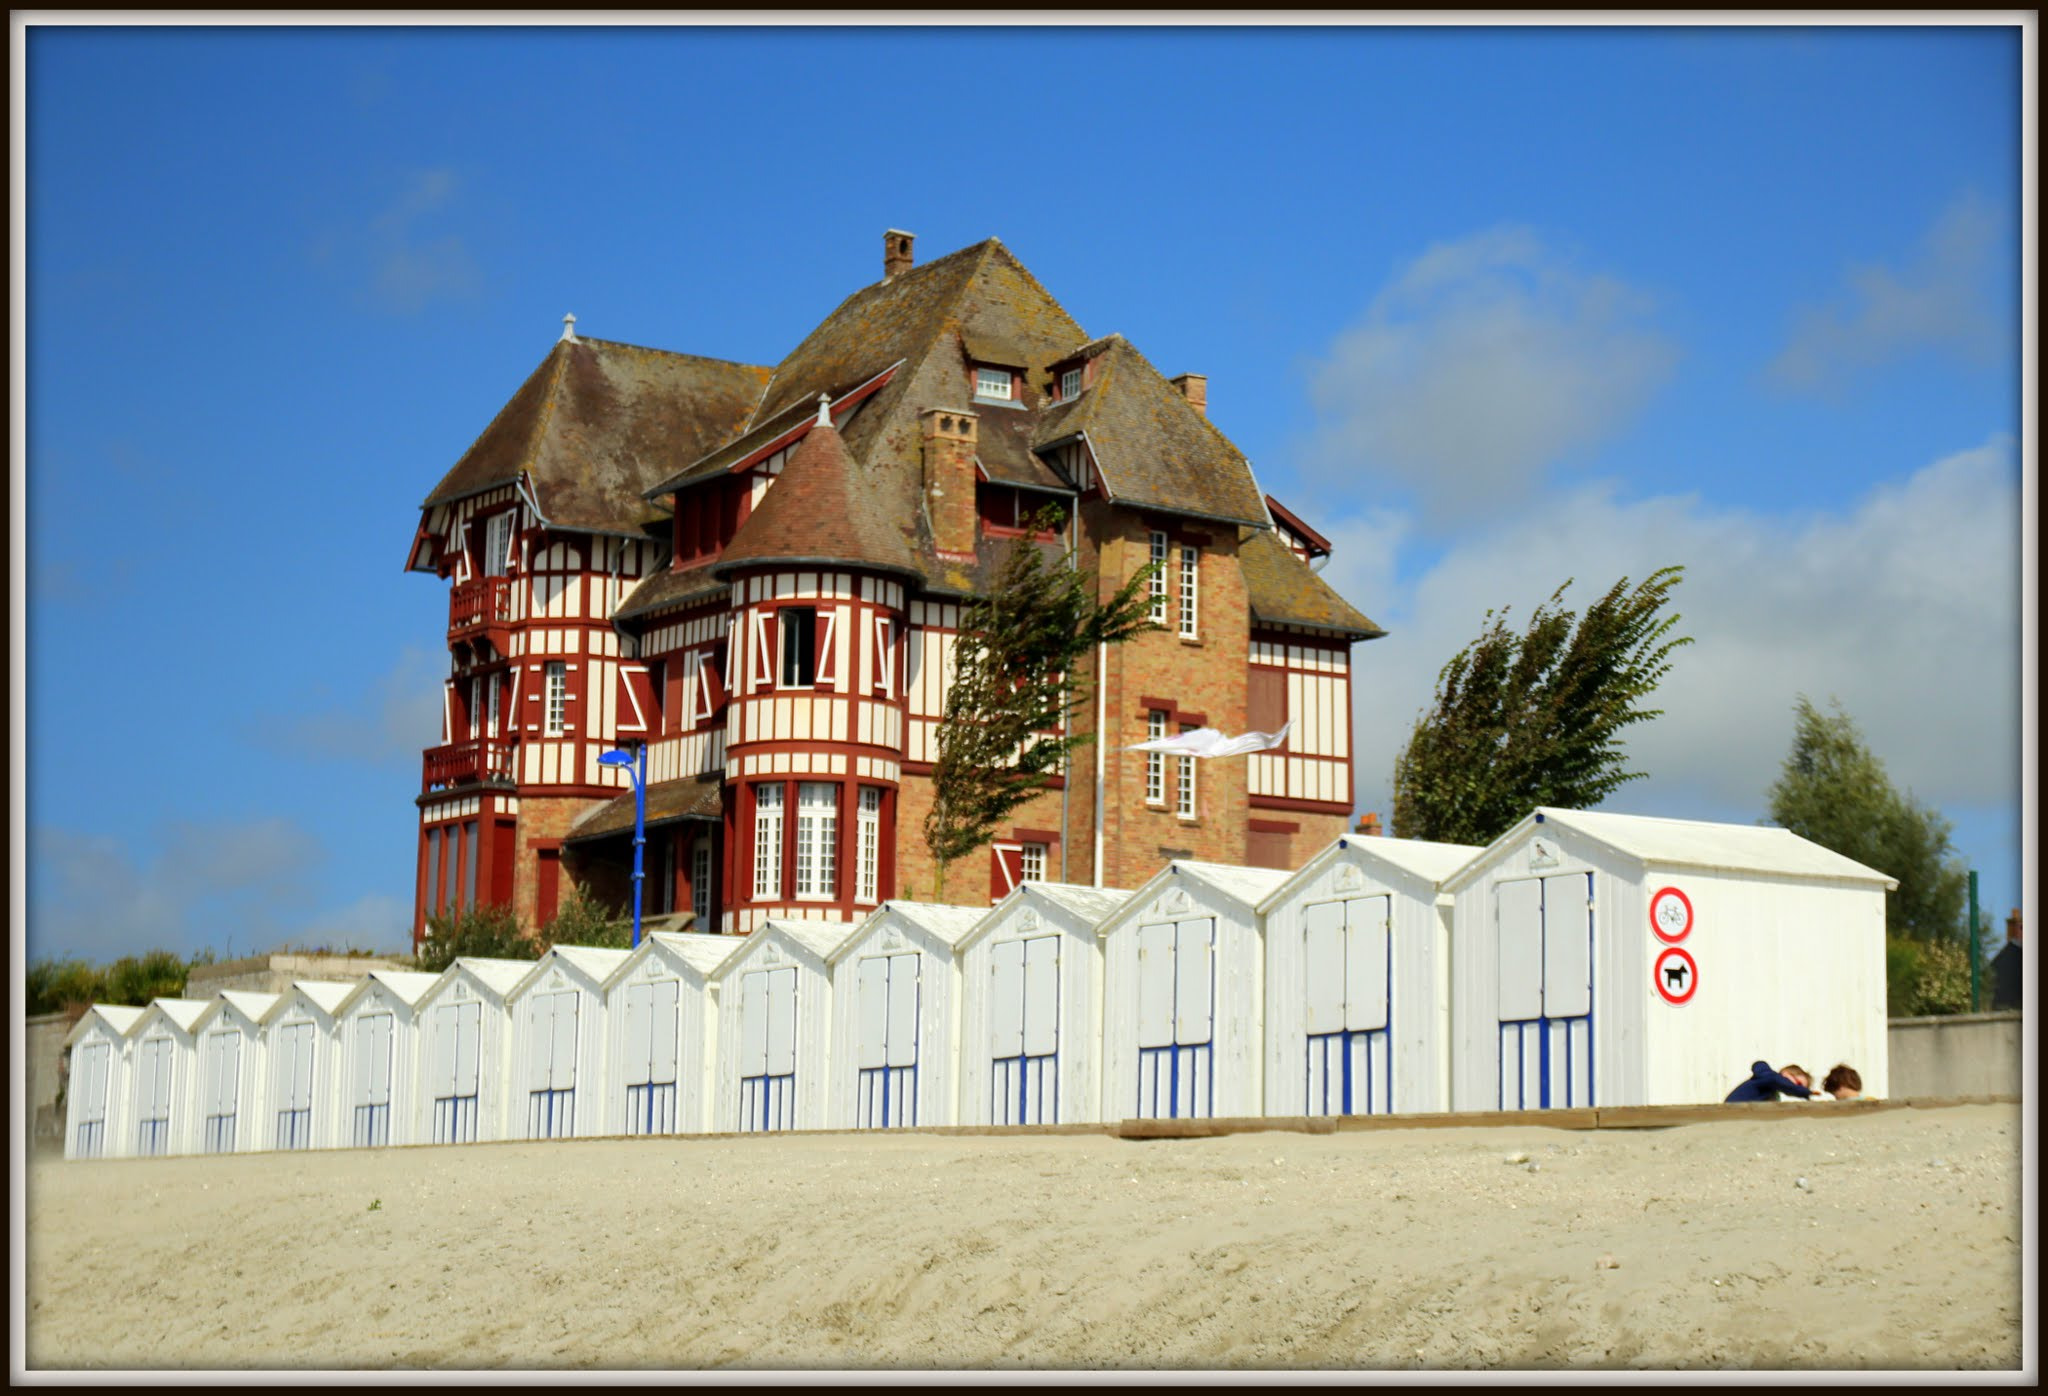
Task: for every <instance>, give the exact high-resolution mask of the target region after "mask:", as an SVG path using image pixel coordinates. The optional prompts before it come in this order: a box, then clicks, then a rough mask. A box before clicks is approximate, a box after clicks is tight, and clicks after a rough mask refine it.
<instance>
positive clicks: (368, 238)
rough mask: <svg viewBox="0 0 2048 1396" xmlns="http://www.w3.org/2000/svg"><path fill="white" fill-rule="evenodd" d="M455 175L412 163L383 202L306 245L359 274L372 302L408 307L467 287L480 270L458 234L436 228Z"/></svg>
mask: <svg viewBox="0 0 2048 1396" xmlns="http://www.w3.org/2000/svg"><path fill="white" fill-rule="evenodd" d="M459 189H460V181H459V180H458V179H457V178H456V175H455V172H454V171H452V170H448V169H424V170H414V171H411V172H410V173H409V174H408V175H407V176H406V177H405V180H404V183H403V187H402V188H401V189H400V190H399V191H398V192H397V194H396V195H395V196H394V197H393V198H392V199H391V200H390V202H389V203H387V204H386V205H385V206H384V207H383V208H381V209H379V210H378V211H377V212H375V213H373V214H371V215H370V216H369V217H368V218H366V219H361V220H360V221H359V220H358V219H357V218H356V217H355V216H350V217H348V218H345V219H340V220H337V221H336V222H335V223H334V224H333V225H330V226H328V227H326V228H323V229H321V230H320V232H319V233H318V234H317V235H316V237H315V238H314V240H313V242H312V245H311V246H310V248H309V249H308V255H309V256H310V257H311V259H312V260H313V262H314V263H315V264H316V265H319V266H330V267H337V268H339V269H340V270H342V271H344V272H345V273H346V274H348V275H350V276H352V277H358V278H360V279H361V283H362V288H363V289H362V291H361V293H360V294H361V296H362V298H363V300H364V302H365V303H366V304H368V305H370V306H372V307H373V308H375V309H378V310H382V311H385V312H387V313H390V314H397V315H412V314H417V313H418V312H419V311H421V310H424V309H425V308H426V307H427V306H428V305H429V304H431V303H432V302H434V301H436V300H444V299H460V298H463V297H467V296H471V295H474V294H475V293H476V292H477V290H478V289H479V288H480V287H481V286H482V284H483V271H482V268H481V267H480V266H479V265H478V263H477V260H476V257H475V256H474V254H472V253H471V252H470V250H469V244H468V243H467V241H465V240H464V239H463V238H462V236H461V235H460V234H456V233H449V232H441V231H437V230H436V228H435V227H434V226H433V225H434V224H435V223H436V222H437V221H443V222H445V220H446V218H447V217H448V215H450V214H451V213H452V212H453V211H454V210H455V207H456V195H457V193H458V192H459Z"/></svg>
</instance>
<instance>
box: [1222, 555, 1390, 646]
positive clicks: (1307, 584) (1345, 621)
mask: <svg viewBox="0 0 2048 1396" xmlns="http://www.w3.org/2000/svg"><path fill="white" fill-rule="evenodd" d="M1237 563H1238V566H1239V567H1240V568H1242V569H1243V571H1244V590H1245V597H1246V599H1247V600H1249V601H1250V602H1251V608H1252V618H1253V619H1254V620H1261V621H1266V622H1268V623H1270V624H1274V625H1306V626H1311V627H1313V628H1315V629H1317V630H1335V631H1338V632H1340V633H1342V634H1346V635H1350V636H1352V637H1353V638H1355V639H1360V640H1372V639H1377V638H1378V637H1380V636H1382V635H1384V634H1386V633H1387V632H1386V631H1384V630H1382V629H1380V628H1379V627H1378V626H1377V625H1374V624H1373V623H1372V622H1371V621H1370V620H1367V619H1366V618H1365V616H1363V615H1362V614H1360V613H1359V611H1358V609H1357V608H1356V607H1354V606H1353V605H1352V604H1351V603H1350V602H1348V601H1346V600H1345V599H1344V598H1343V597H1341V596H1339V595H1338V594H1337V593H1336V592H1334V591H1332V590H1331V589H1330V584H1329V583H1328V582H1325V581H1324V580H1323V579H1322V578H1321V577H1319V576H1317V575H1316V574H1315V573H1314V572H1312V571H1310V570H1309V566H1308V564H1307V563H1305V562H1303V561H1302V560H1301V559H1300V558H1298V557H1296V556H1295V555H1294V550H1293V549H1292V548H1290V547H1288V546H1287V545H1286V544H1285V543H1283V542H1281V541H1280V540H1279V539H1278V538H1276V537H1274V536H1273V534H1272V533H1270V532H1265V531H1261V532H1258V533H1254V534H1251V535H1250V536H1249V537H1247V538H1246V539H1245V540H1244V541H1243V542H1241V543H1239V544H1238V545H1237Z"/></svg>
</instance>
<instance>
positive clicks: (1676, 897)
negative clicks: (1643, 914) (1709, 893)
mask: <svg viewBox="0 0 2048 1396" xmlns="http://www.w3.org/2000/svg"><path fill="white" fill-rule="evenodd" d="M1650 930H1651V931H1652V932H1653V933H1654V934H1655V935H1656V937H1657V939H1659V940H1661V941H1663V942H1664V943H1665V944H1666V945H1676V944H1678V942H1680V941H1681V940H1684V939H1685V938H1686V937H1687V936H1689V935H1691V934H1692V898H1691V897H1688V896H1686V895H1685V893H1683V892H1681V891H1679V890H1678V889H1677V888H1676V887H1660V888H1658V889H1657V891H1656V892H1655V893H1653V894H1652V895H1651V897H1650Z"/></svg>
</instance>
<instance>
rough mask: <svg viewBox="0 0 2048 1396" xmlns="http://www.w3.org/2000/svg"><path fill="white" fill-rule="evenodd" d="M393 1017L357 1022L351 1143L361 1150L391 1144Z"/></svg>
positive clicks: (368, 1015) (366, 1017)
mask: <svg viewBox="0 0 2048 1396" xmlns="http://www.w3.org/2000/svg"><path fill="white" fill-rule="evenodd" d="M392 1027H393V1015H391V1014H389V1013H366V1014H364V1015H363V1016H362V1017H360V1018H358V1019H356V1020H355V1024H354V1032H355V1051H354V1052H353V1053H352V1054H351V1055H352V1057H353V1058H354V1067H353V1069H354V1082H353V1086H352V1089H351V1091H350V1094H349V1100H350V1105H351V1110H352V1113H351V1116H350V1122H349V1123H350V1139H351V1141H352V1142H353V1143H354V1144H355V1146H356V1147H357V1148H359V1149H381V1148H383V1147H384V1146H385V1145H387V1144H389V1143H390V1142H391V1034H392Z"/></svg>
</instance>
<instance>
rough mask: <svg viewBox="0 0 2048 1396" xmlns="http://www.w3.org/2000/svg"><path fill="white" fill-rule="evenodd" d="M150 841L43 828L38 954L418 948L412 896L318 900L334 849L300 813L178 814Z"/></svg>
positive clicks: (32, 848) (38, 850) (34, 925)
mask: <svg viewBox="0 0 2048 1396" xmlns="http://www.w3.org/2000/svg"><path fill="white" fill-rule="evenodd" d="M149 842H150V844H151V847H150V848H149V849H147V850H144V849H141V848H138V847H137V846H136V845H134V844H132V843H124V842H122V841H121V840H118V839H115V838H113V837H111V836H108V835H104V834H88V833H82V832H80V831H78V830H75V829H62V828H53V827H47V826H45V827H41V828H36V829H33V830H31V831H30V836H29V864H30V871H31V878H30V883H29V902H28V957H29V958H30V959H40V958H42V957H44V956H52V957H56V958H68V957H72V956H76V957H78V958H81V959H86V960H91V961H95V962H100V963H104V962H106V961H108V960H114V959H118V958H120V957H121V956H123V955H133V954H140V953H142V952H144V951H148V950H158V949H163V950H171V951H174V952H176V953H178V954H181V955H182V954H190V953H192V952H193V951H196V950H202V949H210V950H212V951H214V952H215V953H216V954H219V955H221V956H223V957H226V956H228V955H229V954H235V955H256V954H263V953H265V952H266V951H270V950H275V949H278V948H280V947H282V946H285V945H294V946H302V947H317V946H323V945H324V946H331V947H333V948H336V949H347V948H356V949H380V950H393V951H403V950H405V949H406V948H408V943H409V940H410V932H411V927H412V907H411V904H410V903H409V902H404V901H401V900H399V899H398V898H397V897H394V896H390V895H386V894H382V893H369V894H366V895H364V896H362V897H359V898H358V899H357V900H355V901H353V902H351V903H349V904H347V905H345V906H340V907H334V908H329V909H326V910H320V909H318V908H317V907H316V906H315V894H314V891H313V882H314V875H315V874H316V872H317V871H318V870H319V868H320V865H321V864H322V863H324V862H325V861H326V857H327V853H326V849H325V848H323V847H322V846H321V844H320V842H319V840H317V839H316V838H315V837H314V836H313V835H312V834H311V833H309V832H308V831H307V830H306V829H305V828H303V827H302V826H300V825H298V824H296V823H294V822H293V821H291V820H289V819H281V818H268V819H252V820H216V821H211V822H206V823H194V822H182V821H181V822H173V823H169V824H166V825H164V826H163V827H161V828H159V829H158V830H156V831H155V834H154V836H153V837H152V838H151V839H150V841H149Z"/></svg>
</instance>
